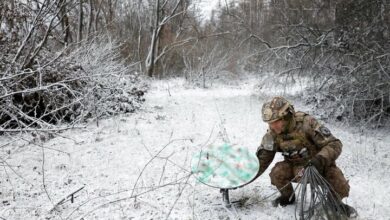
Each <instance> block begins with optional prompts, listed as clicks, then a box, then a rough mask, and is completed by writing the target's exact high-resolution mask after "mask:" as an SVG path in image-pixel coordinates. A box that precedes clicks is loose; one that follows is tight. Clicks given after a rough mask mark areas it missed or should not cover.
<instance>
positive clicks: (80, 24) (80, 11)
mask: <svg viewBox="0 0 390 220" xmlns="http://www.w3.org/2000/svg"><path fill="white" fill-rule="evenodd" d="M82 39H83V0H79V27H78V34H77V42H80V41H81V40H82Z"/></svg>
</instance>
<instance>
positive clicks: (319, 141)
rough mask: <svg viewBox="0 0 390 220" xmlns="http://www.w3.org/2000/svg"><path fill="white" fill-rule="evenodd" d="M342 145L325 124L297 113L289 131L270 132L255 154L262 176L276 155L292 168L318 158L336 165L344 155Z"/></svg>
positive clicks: (289, 124) (289, 126)
mask: <svg viewBox="0 0 390 220" xmlns="http://www.w3.org/2000/svg"><path fill="white" fill-rule="evenodd" d="M341 150H342V144H341V142H340V140H339V139H337V138H335V137H334V136H333V135H332V133H331V132H330V131H329V129H328V128H326V127H325V126H324V125H322V124H320V123H319V122H318V121H317V120H316V119H315V118H314V117H312V116H310V115H308V114H306V113H304V112H296V113H295V114H294V117H293V118H292V120H291V121H290V122H289V123H288V125H287V129H286V132H284V133H282V134H279V135H278V134H276V133H274V132H272V131H271V130H268V131H267V133H266V134H265V135H264V137H263V139H262V142H261V145H260V146H259V148H258V150H257V152H256V155H257V157H258V158H259V162H260V170H259V173H258V176H259V175H261V174H262V173H263V172H264V171H265V170H266V169H267V168H268V166H269V165H270V164H271V162H272V160H273V159H274V156H275V153H276V152H281V153H282V154H283V156H284V159H285V160H286V161H288V162H290V163H292V164H293V165H304V164H306V163H307V162H308V161H309V160H310V159H311V158H313V157H314V156H315V155H317V154H318V155H321V156H323V157H324V158H325V159H326V166H330V165H332V164H335V160H336V159H337V158H338V156H339V155H340V154H341Z"/></svg>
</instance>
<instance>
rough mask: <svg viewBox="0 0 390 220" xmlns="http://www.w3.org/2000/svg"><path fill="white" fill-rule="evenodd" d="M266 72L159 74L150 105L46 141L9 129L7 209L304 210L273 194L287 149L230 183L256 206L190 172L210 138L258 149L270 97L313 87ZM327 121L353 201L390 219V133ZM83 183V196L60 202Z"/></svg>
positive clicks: (125, 215) (256, 213)
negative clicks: (254, 173) (211, 78)
mask: <svg viewBox="0 0 390 220" xmlns="http://www.w3.org/2000/svg"><path fill="white" fill-rule="evenodd" d="M258 82H259V79H258V78H255V77H248V78H247V79H245V80H242V81H241V82H240V83H239V84H238V85H229V86H226V85H218V84H214V85H213V87H212V88H209V89H200V88H193V87H192V86H191V85H190V84H187V83H186V82H185V81H184V80H183V79H174V80H166V81H162V80H160V81H153V82H151V90H150V91H149V92H148V93H147V94H146V103H145V105H144V106H143V108H142V109H141V110H140V111H138V112H136V113H134V114H129V115H120V116H115V117H112V118H109V119H105V120H101V121H99V123H98V124H99V126H97V124H96V123H95V122H94V123H91V124H89V125H87V126H86V128H84V129H77V130H76V129H75V130H69V131H65V132H63V133H61V136H56V137H55V138H53V139H51V140H49V141H46V142H42V141H39V140H38V139H36V140H35V141H30V142H26V141H23V140H21V137H22V136H20V135H14V136H10V137H7V136H3V137H2V138H1V139H0V146H2V147H1V150H0V158H1V161H0V165H1V166H2V167H0V168H2V169H1V171H0V175H1V177H0V181H1V182H0V188H1V194H0V195H1V197H0V198H1V203H0V219H1V218H3V219H294V216H295V207H294V206H291V207H286V208H282V207H277V208H274V207H272V205H271V204H270V202H271V201H272V199H274V198H275V197H276V196H277V195H278V194H277V190H276V188H275V187H273V186H272V185H271V183H270V179H269V176H268V173H269V171H270V168H271V167H272V166H273V164H274V163H276V162H277V161H279V160H282V157H281V156H280V155H277V157H276V158H275V159H274V161H273V164H271V166H270V168H269V169H268V170H267V171H266V172H265V173H264V174H263V175H262V176H261V177H259V178H258V179H257V180H256V181H255V182H253V183H251V184H250V185H248V186H245V187H243V188H240V189H237V190H234V191H231V192H230V196H231V200H233V201H234V200H237V199H240V198H243V197H250V200H249V202H253V203H255V204H253V205H249V206H246V207H241V208H236V209H232V210H228V209H225V208H223V207H222V206H220V205H218V204H221V194H220V193H219V190H218V189H214V188H211V187H208V186H205V185H203V184H200V183H198V182H197V181H196V180H195V179H194V178H193V177H192V176H189V169H190V162H191V156H192V155H193V154H194V153H195V152H197V151H199V150H200V149H201V148H203V147H205V146H207V145H208V144H218V143H223V142H226V141H228V142H230V143H232V144H236V145H240V146H245V147H248V149H249V150H250V151H252V152H255V151H256V149H257V146H258V145H259V143H260V140H261V137H262V135H263V134H264V133H265V131H266V129H267V126H266V124H265V123H263V122H262V121H261V116H260V110H261V105H262V103H263V102H264V99H265V97H268V96H272V95H275V94H279V95H280V94H284V95H290V93H288V92H289V91H290V92H291V91H294V94H295V95H297V94H299V92H301V91H302V88H303V87H302V85H296V86H293V87H291V88H289V89H287V90H285V89H284V90H280V89H279V90H278V89H275V90H273V89H271V88H275V86H271V85H272V84H267V83H263V84H262V85H261V86H259V85H258ZM286 92H287V93H286ZM298 97H299V96H298ZM293 101H294V103H296V105H295V106H296V109H305V108H306V107H305V106H303V105H302V104H301V103H302V100H299V99H295V100H293ZM305 110H306V109H305ZM309 110H310V109H309ZM327 126H328V127H329V128H330V130H331V131H332V132H333V133H334V134H335V136H337V137H338V138H340V139H341V140H342V142H343V144H344V150H343V153H342V155H341V156H340V158H339V159H338V160H337V163H338V165H339V166H340V167H341V169H342V170H343V172H344V174H345V176H346V177H347V179H349V180H350V185H351V192H350V197H349V198H347V199H346V202H347V203H348V204H350V205H352V206H354V207H356V209H357V210H358V212H359V217H358V219H390V217H389V216H390V206H389V205H388V204H389V202H388V201H389V200H390V189H389V187H388V186H389V185H390V175H389V168H390V159H389V156H390V155H389V149H388V146H389V144H388V143H390V137H389V135H388V133H386V132H385V131H378V130H363V131H359V130H358V129H355V128H349V127H347V126H346V125H337V124H327ZM24 138H27V137H24ZM12 140H14V142H13V143H11V144H9V145H6V146H4V144H5V143H8V142H10V141H12ZM43 155H44V160H43ZM4 161H6V164H8V165H10V166H11V167H12V169H13V170H11V169H10V168H9V167H8V166H5V165H6V164H5V162H4ZM42 166H43V167H44V172H43V170H42ZM14 171H15V172H16V173H17V174H18V175H19V176H20V177H19V176H17V175H16V174H15V172H14ZM43 174H44V178H43ZM140 174H142V175H140ZM21 177H23V178H21ZM43 179H45V186H46V189H47V194H46V193H45V190H44V187H43ZM136 183H137V184H136ZM83 186H84V188H83V189H82V190H81V191H80V192H78V193H77V194H76V195H75V196H76V198H75V199H74V203H71V202H70V201H66V202H64V203H63V204H60V205H58V206H57V211H51V209H52V208H53V206H54V205H55V204H56V203H58V202H59V201H60V200H62V199H63V198H65V197H66V196H67V195H69V194H70V193H72V192H74V191H76V190H77V189H80V188H81V187H83ZM133 188H136V189H135V190H134V191H133ZM48 195H49V196H48ZM136 195H138V196H136ZM48 197H50V199H49V198H48Z"/></svg>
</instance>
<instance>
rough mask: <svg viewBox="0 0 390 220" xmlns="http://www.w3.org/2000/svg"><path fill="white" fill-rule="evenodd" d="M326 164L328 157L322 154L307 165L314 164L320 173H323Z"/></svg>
mask: <svg viewBox="0 0 390 220" xmlns="http://www.w3.org/2000/svg"><path fill="white" fill-rule="evenodd" d="M325 164H326V159H325V158H324V157H323V156H321V155H316V156H314V157H313V158H312V159H311V160H310V161H309V162H308V163H307V166H314V167H315V168H316V169H317V171H318V172H319V173H320V174H323V173H324V170H325Z"/></svg>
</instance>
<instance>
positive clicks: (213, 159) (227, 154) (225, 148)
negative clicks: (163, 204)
mask: <svg viewBox="0 0 390 220" xmlns="http://www.w3.org/2000/svg"><path fill="white" fill-rule="evenodd" d="M191 170H192V172H193V173H194V176H195V178H196V179H197V180H198V181H199V182H201V183H204V184H206V185H208V186H211V187H215V188H221V189H232V188H236V187H240V186H243V185H245V184H247V183H249V182H251V180H252V179H253V178H254V177H255V176H256V174H257V172H258V170H259V160H258V159H257V157H256V155H255V154H253V153H250V152H249V151H248V149H247V148H245V147H238V146H231V145H229V144H223V145H221V146H218V147H216V146H210V147H208V148H206V149H203V150H202V151H201V152H199V153H197V154H195V155H194V156H193V157H192V160H191Z"/></svg>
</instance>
